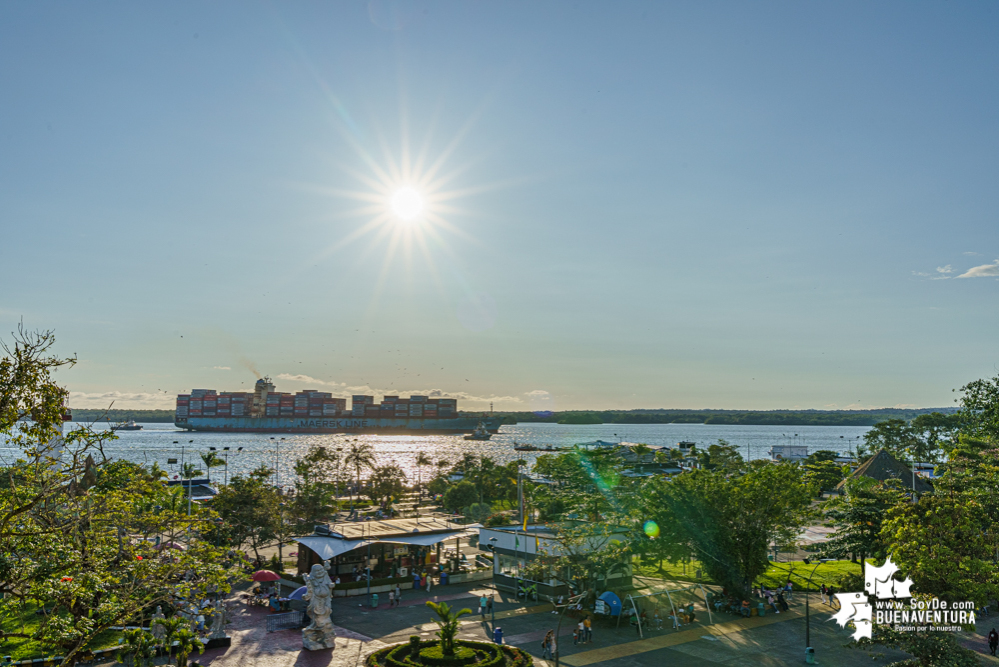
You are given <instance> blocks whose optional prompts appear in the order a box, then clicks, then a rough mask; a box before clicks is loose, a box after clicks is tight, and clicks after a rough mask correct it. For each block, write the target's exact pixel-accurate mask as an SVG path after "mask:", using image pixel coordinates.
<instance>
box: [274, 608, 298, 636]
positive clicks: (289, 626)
mask: <svg viewBox="0 0 999 667" xmlns="http://www.w3.org/2000/svg"><path fill="white" fill-rule="evenodd" d="M302 617H303V614H302V612H300V611H289V612H286V613H284V614H271V615H270V616H268V617H267V632H276V631H278V630H293V629H295V628H300V627H302Z"/></svg>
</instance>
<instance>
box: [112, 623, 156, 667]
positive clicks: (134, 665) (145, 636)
mask: <svg viewBox="0 0 999 667" xmlns="http://www.w3.org/2000/svg"><path fill="white" fill-rule="evenodd" d="M121 642H122V643H121V645H120V648H119V649H118V653H117V654H116V655H115V658H116V659H117V660H118V662H120V663H122V664H123V665H125V667H144V666H145V665H148V664H149V662H150V660H151V659H152V658H153V656H155V655H156V639H155V638H154V637H153V636H152V635H151V634H149V633H148V632H146V631H145V630H142V629H141V628H135V629H132V630H124V631H122V633H121Z"/></svg>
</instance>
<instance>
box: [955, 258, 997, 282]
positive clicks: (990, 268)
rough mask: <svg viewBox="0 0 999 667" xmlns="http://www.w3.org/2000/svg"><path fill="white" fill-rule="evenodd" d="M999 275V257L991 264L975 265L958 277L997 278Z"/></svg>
mask: <svg viewBox="0 0 999 667" xmlns="http://www.w3.org/2000/svg"><path fill="white" fill-rule="evenodd" d="M995 277H999V259H997V260H996V261H994V262H992V263H991V264H982V265H981V266H973V267H971V268H970V269H968V270H967V271H965V272H964V273H962V274H961V275H959V276H958V278H995Z"/></svg>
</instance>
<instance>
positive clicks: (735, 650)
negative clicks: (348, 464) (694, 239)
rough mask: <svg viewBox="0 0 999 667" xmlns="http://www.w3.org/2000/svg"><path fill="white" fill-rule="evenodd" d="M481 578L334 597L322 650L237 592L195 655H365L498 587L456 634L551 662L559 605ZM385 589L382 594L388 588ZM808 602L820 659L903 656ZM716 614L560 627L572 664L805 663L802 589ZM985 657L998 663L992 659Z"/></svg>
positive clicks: (262, 663)
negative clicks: (586, 631)
mask: <svg viewBox="0 0 999 667" xmlns="http://www.w3.org/2000/svg"><path fill="white" fill-rule="evenodd" d="M484 583H485V584H488V582H478V583H477V584H467V585H457V586H446V587H436V588H434V590H433V592H432V593H430V594H429V595H428V594H427V593H425V592H422V591H405V592H404V594H403V600H402V604H401V605H399V606H397V607H393V608H389V607H388V604H387V603H384V602H383V603H382V604H381V605H379V607H378V608H377V609H372V608H370V606H367V604H366V601H367V598H366V597H364V596H360V597H352V598H337V599H336V600H335V601H334V605H333V620H334V623H335V624H336V626H337V634H338V640H337V647H336V649H335V650H327V651H316V652H309V651H305V650H303V649H302V636H301V631H300V630H281V631H277V632H270V633H268V632H267V631H266V617H267V616H268V615H269V614H270V612H269V611H267V610H266V609H263V608H261V607H248V606H246V605H245V604H243V603H242V602H238V603H237V605H236V610H235V613H234V618H233V624H232V626H231V627H230V635H231V636H232V646H231V647H230V648H228V649H216V650H212V651H208V652H206V653H205V655H204V656H201V657H199V658H198V660H199V661H200V662H201V663H202V664H210V665H212V667H327V666H334V667H355V666H356V665H360V664H362V663H363V661H364V658H365V657H366V656H367V655H368V654H369V653H371V652H373V651H375V650H377V649H378V648H381V647H382V646H385V645H386V644H392V643H396V642H403V641H406V640H407V639H408V638H409V636H410V635H414V634H416V635H421V636H423V637H426V638H432V637H433V635H434V632H435V631H436V630H437V626H436V625H435V624H434V623H433V621H432V617H433V616H434V614H433V611H432V610H431V609H429V608H427V607H426V605H425V602H426V600H428V599H431V600H435V601H437V602H447V603H448V604H450V605H452V606H456V607H458V608H459V609H460V608H466V607H467V608H469V609H472V610H473V611H476V610H477V608H478V598H479V596H480V595H481V594H483V593H484V594H486V595H494V596H496V597H495V600H496V604H495V610H494V611H495V621H493V620H492V618H491V617H490V616H488V615H487V617H486V618H485V619H483V618H482V617H480V616H479V615H478V614H477V613H476V614H473V615H472V616H465V617H463V618H462V621H463V622H462V626H461V632H460V635H459V637H460V638H462V639H471V640H478V641H486V640H489V639H491V637H492V634H493V628H494V627H496V626H499V627H501V628H502V629H503V634H504V639H505V641H506V643H508V644H511V645H514V646H517V647H519V648H521V649H523V650H525V651H527V652H529V653H531V654H532V655H534V656H535V662H536V664H538V665H540V666H543V667H544V666H545V665H546V663H545V661H542V660H541V659H540V656H541V640H542V638H543V637H544V635H545V633H546V632H547V631H548V630H550V629H555V628H556V625H557V623H558V615H556V614H552V613H551V610H552V606H551V605H550V604H547V603H540V604H539V603H533V602H532V603H528V604H525V603H523V602H522V601H517V600H515V599H513V598H512V597H510V596H508V595H505V594H499V593H497V592H496V591H495V590H493V589H492V588H491V587H488V586H484V585H482V584H484ZM381 599H382V600H384V596H381ZM811 605H812V607H811V609H812V612H813V613H812V615H811V640H812V646H813V647H814V648H815V651H816V658H817V662H818V663H819V664H825V665H836V666H837V667H852V666H854V665H856V666H857V667H859V666H860V665H879V664H881V665H884V664H887V663H888V662H891V661H893V660H898V659H902V658H904V657H906V656H905V655H904V654H901V653H898V652H892V651H884V652H883V653H884V655H883V656H880V657H877V656H875V657H874V658H873V659H872V656H871V654H869V653H867V652H865V651H860V650H856V649H851V648H847V646H846V644H847V643H848V642H849V639H850V635H849V632H848V631H846V630H843V629H841V628H839V627H838V626H837V625H836V624H835V623H833V622H831V621H829V617H830V615H831V612H832V610H831V609H830V608H829V607H827V606H826V605H824V604H822V603H821V602H820V601H819V599H818V596H813V597H812V598H811ZM704 620H705V621H706V620H707V619H704ZM698 621H701V619H700V618H698ZM714 621H715V622H714V623H707V622H704V623H701V622H696V623H694V624H692V625H689V626H684V627H683V628H681V629H679V630H673V629H664V630H650V631H648V632H646V635H645V637H644V638H639V636H638V633H637V630H636V629H635V628H634V627H632V626H630V625H627V622H625V621H622V623H621V627H617V626H616V624H615V622H614V621H611V620H609V619H598V620H597V621H596V622H595V623H594V626H593V641H592V642H591V643H587V644H577V645H574V644H573V638H572V628H573V625H574V621H571V620H570V619H568V618H566V619H565V620H564V621H563V626H562V628H561V632H560V634H561V636H560V645H561V660H560V662H561V663H562V664H564V665H567V666H568V667H587V666H590V665H593V666H596V667H612V666H614V667H617V666H621V667H625V666H629V667H630V666H643V667H644V666H649V667H652V666H653V665H655V666H659V665H676V666H677V667H687V666H690V667H694V666H696V665H732V666H735V665H747V664H751V665H765V666H774V667H776V666H779V665H800V664H804V655H805V612H804V601H803V598H802V595H801V594H800V593H799V594H797V595H796V596H795V599H794V600H793V602H792V607H791V610H790V611H788V612H785V613H782V614H779V615H777V614H768V615H767V616H765V617H762V618H760V617H753V618H748V619H744V618H738V617H735V616H731V615H726V614H721V615H718V614H716V615H715V619H714ZM980 627H981V626H980ZM968 639H969V644H976V642H977V639H976V638H975V636H974V635H972V636H969V638H968ZM978 644H980V642H978ZM975 647H976V648H977V644H976V646H975ZM983 658H987V656H983ZM997 662H999V661H997ZM987 664H992V663H991V660H989V662H988V663H987Z"/></svg>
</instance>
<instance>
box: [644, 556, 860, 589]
mask: <svg viewBox="0 0 999 667" xmlns="http://www.w3.org/2000/svg"><path fill="white" fill-rule="evenodd" d="M634 566H635V574H636V575H639V576H643V577H649V578H652V579H667V580H674V581H691V582H697V581H701V582H702V583H705V584H712V583H714V582H713V581H711V579H710V577H708V576H707V573H703V576H702V578H701V579H700V580H698V579H697V576H696V575H697V570H699V569H700V570H703V568H702V566H701V564H700V563H699V562H697V561H692V562H690V563H687V567H686V571H684V567H683V564H682V563H677V564H675V565H674V564H671V563H663V569H664V570H665V573H660V572H659V571H658V570H659V568H658V566H656V565H639V564H638V559H635V561H634ZM815 567H816V566H815V563H814V562H813V563H812V564H811V565H805V563H804V561H800V560H797V561H790V562H779V563H770V567H769V568H768V569H767V571H766V573H765V574H764V575H763V576H761V577H760V578H759V579H758V580H757V582H756V583H759V584H762V585H764V586H777V585H778V584H779V585H781V586H783V585H784V583H785V582H786V581H787V579H788V572H789V571H791V572H793V573H794V576H793V577H791V583H792V584H793V585H794V587H795V589H796V590H818V588H819V586H821V585H822V584H825V585H827V586H838V585H839V580H840V578H841V577H843V576H844V575H846V574H860V573H861V568H860V564H859V563H853V562H850V561H848V560H836V561H830V562H828V563H821V564H819V566H818V567H817V568H816V570H815V574H814V575H812V581H813V582H815V583H814V585H811V586H806V585H805V577H807V576H809V574H810V573H811V571H812V568H815Z"/></svg>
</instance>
